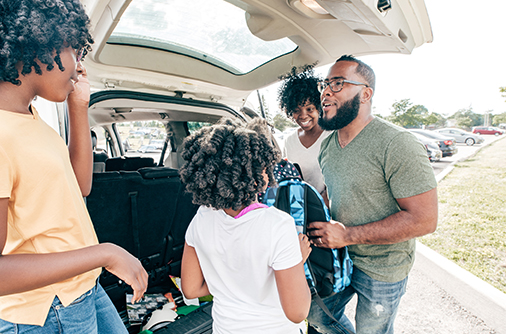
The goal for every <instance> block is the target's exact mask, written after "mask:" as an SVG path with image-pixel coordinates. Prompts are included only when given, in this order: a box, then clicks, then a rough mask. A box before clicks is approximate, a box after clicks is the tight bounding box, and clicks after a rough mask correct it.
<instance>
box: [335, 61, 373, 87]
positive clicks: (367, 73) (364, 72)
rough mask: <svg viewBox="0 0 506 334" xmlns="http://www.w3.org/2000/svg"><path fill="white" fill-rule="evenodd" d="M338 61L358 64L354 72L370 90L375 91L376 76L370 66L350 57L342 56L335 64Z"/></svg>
mask: <svg viewBox="0 0 506 334" xmlns="http://www.w3.org/2000/svg"><path fill="white" fill-rule="evenodd" d="M340 61H351V62H354V63H356V64H358V66H357V70H356V72H357V73H358V74H359V75H361V76H362V77H363V78H364V79H365V81H366V82H365V83H366V84H367V85H368V86H369V87H371V88H372V90H373V92H374V91H375V90H376V75H375V74H374V71H373V69H372V68H371V66H369V65H367V64H366V63H364V62H363V61H361V60H359V59H357V58H355V57H353V56H352V55H343V56H341V57H340V58H339V59H338V60H336V63H337V62H340Z"/></svg>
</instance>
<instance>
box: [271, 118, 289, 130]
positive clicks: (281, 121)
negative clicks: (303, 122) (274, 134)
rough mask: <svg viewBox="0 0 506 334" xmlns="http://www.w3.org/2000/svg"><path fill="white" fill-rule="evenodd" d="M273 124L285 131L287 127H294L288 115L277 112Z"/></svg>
mask: <svg viewBox="0 0 506 334" xmlns="http://www.w3.org/2000/svg"><path fill="white" fill-rule="evenodd" d="M273 125H274V127H275V128H276V129H278V130H279V131H285V129H286V128H293V126H294V124H293V122H292V121H290V120H289V119H288V118H286V116H284V115H281V114H276V116H274V119H273Z"/></svg>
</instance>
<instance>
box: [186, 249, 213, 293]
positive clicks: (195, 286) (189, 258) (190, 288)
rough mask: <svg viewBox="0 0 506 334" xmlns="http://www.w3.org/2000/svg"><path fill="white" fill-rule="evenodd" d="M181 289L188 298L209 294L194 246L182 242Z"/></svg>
mask: <svg viewBox="0 0 506 334" xmlns="http://www.w3.org/2000/svg"><path fill="white" fill-rule="evenodd" d="M181 290H182V291H183V294H184V296H185V297H186V298H188V299H193V298H198V297H203V296H207V295H209V288H208V287H207V283H206V280H205V279H204V274H202V268H200V262H199V259H198V257H197V252H196V251H195V248H193V247H192V246H190V245H188V244H187V243H185V244H184V251H183V260H182V262H181Z"/></svg>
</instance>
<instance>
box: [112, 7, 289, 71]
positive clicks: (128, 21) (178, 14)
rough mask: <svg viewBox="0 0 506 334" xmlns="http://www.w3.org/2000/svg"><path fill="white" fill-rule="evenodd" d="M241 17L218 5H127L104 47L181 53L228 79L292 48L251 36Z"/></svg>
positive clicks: (235, 9) (239, 11)
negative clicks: (213, 67) (224, 73)
mask: <svg viewBox="0 0 506 334" xmlns="http://www.w3.org/2000/svg"><path fill="white" fill-rule="evenodd" d="M195 8H199V11H196V10H195ZM199 13H205V15H196V14H199ZM244 17H245V11H244V10H242V9H240V8H238V7H236V6H234V5H232V4H230V3H227V2H225V1H221V0H172V1H167V0H138V1H133V2H132V3H131V4H130V6H128V8H127V9H126V11H125V13H124V14H123V16H122V17H121V20H120V21H119V23H118V25H117V26H116V28H115V30H114V32H113V33H112V35H111V36H110V38H109V40H108V43H110V44H126V45H136V46H141V47H142V46H144V47H149V48H156V49H160V50H166V51H170V52H175V53H178V54H185V55H188V56H190V57H192V58H197V59H200V60H202V61H205V62H208V63H211V64H214V65H216V66H219V67H221V68H223V69H225V70H227V71H229V72H232V73H234V74H244V73H247V72H250V71H252V70H253V69H255V68H257V67H258V66H260V65H262V64H264V63H267V62H269V61H270V60H272V59H274V58H277V57H279V56H281V55H284V54H287V53H290V52H293V51H294V50H295V49H296V48H297V45H296V44H295V43H293V42H292V41H291V40H289V39H288V38H281V39H276V40H272V41H264V40H261V39H260V38H258V37H256V36H254V35H253V34H252V33H251V32H250V30H249V28H248V26H247V24H246V23H247V22H246V20H245V19H244ZM188 32H191V34H189V33H188Z"/></svg>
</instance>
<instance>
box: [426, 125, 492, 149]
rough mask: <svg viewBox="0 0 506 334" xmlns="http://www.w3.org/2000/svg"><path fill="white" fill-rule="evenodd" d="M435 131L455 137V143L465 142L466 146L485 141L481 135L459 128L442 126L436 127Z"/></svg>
mask: <svg viewBox="0 0 506 334" xmlns="http://www.w3.org/2000/svg"><path fill="white" fill-rule="evenodd" d="M435 131H436V132H438V133H440V134H442V135H445V136H449V137H452V138H455V141H456V142H457V143H466V144H467V145H468V146H473V145H474V144H481V143H483V142H484V141H485V139H484V138H483V137H482V136H480V135H478V134H475V133H471V132H468V131H464V130H461V129H455V128H444V129H437V130H435Z"/></svg>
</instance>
